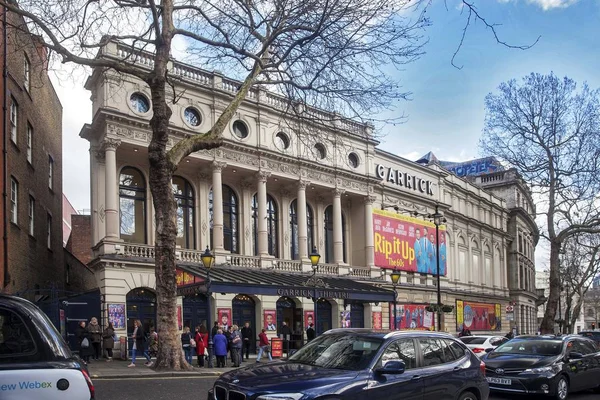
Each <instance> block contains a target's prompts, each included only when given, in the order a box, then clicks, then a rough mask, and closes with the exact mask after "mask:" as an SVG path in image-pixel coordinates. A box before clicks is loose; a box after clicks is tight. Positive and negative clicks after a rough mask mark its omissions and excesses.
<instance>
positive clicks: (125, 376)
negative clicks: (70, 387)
mask: <svg viewBox="0 0 600 400" xmlns="http://www.w3.org/2000/svg"><path fill="white" fill-rule="evenodd" d="M222 373H223V372H155V373H150V374H121V375H98V374H94V375H91V376H90V377H91V378H92V379H97V380H103V379H106V380H109V379H110V380H115V379H152V378H189V377H194V376H197V377H202V376H208V377H218V376H220V375H221V374H222Z"/></svg>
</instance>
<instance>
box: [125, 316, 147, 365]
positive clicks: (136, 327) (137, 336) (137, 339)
mask: <svg viewBox="0 0 600 400" xmlns="http://www.w3.org/2000/svg"><path fill="white" fill-rule="evenodd" d="M131 339H132V340H133V348H132V349H131V364H129V365H128V366H127V367H129V368H134V367H135V359H136V357H137V353H138V351H143V350H144V340H145V335H144V327H143V326H142V321H140V320H139V319H136V320H135V321H134V322H133V333H132V334H131Z"/></svg>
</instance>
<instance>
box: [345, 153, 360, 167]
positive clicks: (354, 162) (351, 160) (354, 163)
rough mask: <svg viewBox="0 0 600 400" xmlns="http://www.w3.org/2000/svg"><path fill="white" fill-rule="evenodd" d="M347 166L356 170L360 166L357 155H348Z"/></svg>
mask: <svg viewBox="0 0 600 400" xmlns="http://www.w3.org/2000/svg"><path fill="white" fill-rule="evenodd" d="M348 164H349V165H350V166H351V167H352V168H358V165H359V164H360V160H359V159H358V154H356V153H350V154H348Z"/></svg>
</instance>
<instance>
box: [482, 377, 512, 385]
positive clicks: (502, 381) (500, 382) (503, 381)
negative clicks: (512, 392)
mask: <svg viewBox="0 0 600 400" xmlns="http://www.w3.org/2000/svg"><path fill="white" fill-rule="evenodd" d="M487 381H488V383H496V384H498V385H512V380H510V379H504V378H493V377H491V376H488V377H487Z"/></svg>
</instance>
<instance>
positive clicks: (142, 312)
mask: <svg viewBox="0 0 600 400" xmlns="http://www.w3.org/2000/svg"><path fill="white" fill-rule="evenodd" d="M126 299H127V337H128V338H129V339H128V346H129V350H131V349H133V339H131V335H133V328H134V327H133V323H134V322H135V320H136V319H139V320H140V321H141V322H142V327H143V328H144V333H148V332H150V327H151V326H154V327H156V295H155V294H154V292H153V291H151V290H150V289H146V288H136V289H133V290H131V291H130V292H129V293H127V296H126Z"/></svg>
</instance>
